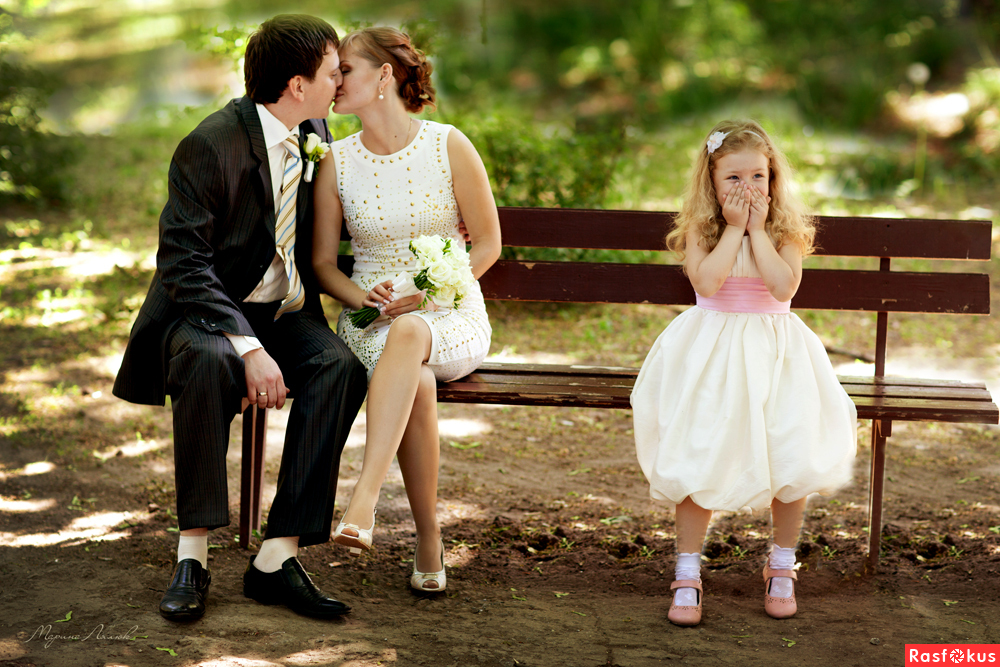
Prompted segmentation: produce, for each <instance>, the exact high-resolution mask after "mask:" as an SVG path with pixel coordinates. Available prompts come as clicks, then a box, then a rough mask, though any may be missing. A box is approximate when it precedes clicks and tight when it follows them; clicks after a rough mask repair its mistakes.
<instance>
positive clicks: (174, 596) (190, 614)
mask: <svg viewBox="0 0 1000 667" xmlns="http://www.w3.org/2000/svg"><path fill="white" fill-rule="evenodd" d="M211 583H212V573H211V572H209V571H208V570H207V569H206V568H204V567H202V566H201V563H200V562H198V561H197V560H195V559H194V558H185V559H184V560H182V561H181V562H179V563H177V569H176V570H175V571H174V580H173V581H171V582H170V587H169V588H167V592H166V593H164V594H163V599H162V600H160V614H162V615H163V618H166V619H168V620H171V621H193V620H194V619H196V618H201V617H202V616H203V615H204V614H205V598H206V597H208V585H209V584H211Z"/></svg>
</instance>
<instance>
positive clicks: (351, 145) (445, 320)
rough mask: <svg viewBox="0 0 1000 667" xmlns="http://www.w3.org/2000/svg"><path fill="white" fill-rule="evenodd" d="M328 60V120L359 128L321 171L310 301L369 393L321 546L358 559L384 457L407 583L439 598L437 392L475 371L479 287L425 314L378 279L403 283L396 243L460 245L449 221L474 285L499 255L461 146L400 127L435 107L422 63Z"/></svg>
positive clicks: (390, 34)
mask: <svg viewBox="0 0 1000 667" xmlns="http://www.w3.org/2000/svg"><path fill="white" fill-rule="evenodd" d="M339 54H340V72H341V75H342V77H343V80H342V82H340V88H339V90H338V92H337V96H336V104H335V106H334V111H335V112H336V113H338V114H349V113H350V114H355V115H356V116H357V117H358V118H359V119H360V120H361V127H362V129H361V131H360V132H358V133H357V134H354V135H351V136H349V137H347V138H346V139H343V140H341V141H338V142H335V143H334V144H333V145H332V146H331V150H330V151H329V153H328V154H327V155H326V157H325V158H324V159H323V160H322V162H321V163H320V170H319V174H318V176H317V183H316V188H315V194H314V198H315V207H316V220H315V235H316V236H315V241H314V251H313V264H314V266H315V269H316V275H317V277H318V278H319V281H320V283H321V285H322V287H323V289H324V290H325V291H326V292H327V293H328V294H330V295H331V296H333V297H334V298H335V299H337V300H339V301H341V302H343V303H344V304H346V306H347V308H346V309H345V310H344V311H343V312H342V313H341V315H340V319H339V321H338V325H337V332H338V334H339V335H340V336H341V338H343V340H344V341H345V342H346V343H347V344H348V346H350V348H351V350H353V351H354V353H355V354H356V355H357V356H358V358H360V359H361V361H362V362H363V363H364V365H365V367H366V368H367V370H368V376H369V388H368V407H367V424H368V426H367V440H366V443H365V455H364V462H363V465H362V470H361V475H360V477H359V479H358V482H357V485H356V486H355V487H354V495H353V497H352V498H351V503H350V506H349V507H348V509H347V511H346V512H345V513H344V516H343V518H342V520H341V523H340V525H339V526H337V529H336V531H335V533H334V541H335V542H337V543H338V544H341V545H344V546H347V547H349V548H350V549H351V551H352V552H354V553H360V552H361V550H367V549H370V548H371V545H372V532H373V530H374V528H375V506H376V504H377V502H378V497H379V490H380V489H381V487H382V483H383V481H384V480H385V476H386V474H387V473H388V470H389V465H390V464H391V463H392V458H393V456H397V457H398V460H399V467H400V470H401V471H402V474H403V483H404V485H405V487H406V495H407V498H408V500H409V502H410V509H411V511H412V512H413V520H414V523H415V524H416V528H417V546H416V552H415V554H414V558H413V574H412V576H411V578H410V585H411V586H412V587H413V588H414V589H416V590H420V591H442V590H444V589H445V585H446V577H445V568H444V543H443V542H442V540H441V529H440V526H439V525H438V521H437V515H436V508H437V481H438V458H439V441H438V428H437V382H438V381H442V382H446V381H449V380H454V379H457V378H460V377H462V376H464V375H467V374H468V373H470V372H472V371H473V370H475V369H476V368H477V367H478V366H479V365H480V364H481V363H482V361H483V359H484V358H485V357H486V354H487V352H488V351H489V346H490V336H491V333H492V330H491V328H490V323H489V319H488V318H487V315H486V306H485V303H484V300H483V295H482V292H481V291H480V289H479V284H478V282H476V283H475V284H474V285H473V286H472V288H471V289H470V290H469V293H468V295H467V296H465V297H464V298H463V299H462V301H461V304H460V306H459V307H457V308H452V309H435V308H434V306H433V304H430V307H426V306H425V307H421V302H422V301H423V295H422V294H421V295H417V296H410V297H399V298H394V295H393V293H392V290H391V287H392V281H391V279H392V278H393V277H394V276H395V275H396V274H398V273H399V272H401V271H406V270H409V271H411V272H413V271H414V269H415V267H416V262H415V258H414V256H413V253H411V252H410V250H409V243H410V241H411V240H413V239H415V238H418V237H420V236H421V235H439V236H441V237H442V238H450V239H452V240H453V242H454V243H463V244H464V240H463V238H462V235H461V234H460V232H459V224H460V223H461V222H464V224H465V227H466V228H467V230H468V234H469V237H470V239H471V241H472V250H471V251H470V253H469V255H470V260H471V264H472V272H473V275H474V276H475V277H476V278H477V279H478V278H479V277H480V276H482V275H483V274H484V273H485V272H486V270H487V269H489V268H490V266H492V265H493V263H494V262H495V261H496V260H497V258H498V257H499V255H500V248H501V244H500V222H499V218H498V216H497V209H496V204H495V203H494V201H493V194H492V192H491V190H490V184H489V179H488V177H487V175H486V169H485V168H484V166H483V162H482V160H481V159H480V157H479V154H478V153H477V152H476V149H475V148H474V147H473V145H472V143H471V142H470V141H469V140H468V139H467V138H466V137H465V135H463V134H462V133H461V132H459V131H458V130H457V129H455V128H453V127H452V126H450V125H442V124H440V123H435V122H433V121H428V120H423V121H420V120H417V119H415V118H413V117H412V116H410V114H411V113H419V112H420V111H421V110H422V109H423V108H424V107H425V106H428V105H430V106H433V105H434V88H433V86H432V85H431V81H430V74H431V64H430V63H429V62H427V59H426V58H425V57H424V55H423V54H422V53H421V52H420V51H418V50H417V49H415V48H414V47H413V45H412V44H411V43H410V38H409V37H408V36H407V35H406V34H405V33H402V32H400V31H399V30H395V29H393V28H366V29H363V30H359V31H357V32H353V33H351V34H350V35H348V36H347V37H346V38H345V39H344V40H343V41H342V42H341V46H340V50H339ZM342 223H343V224H346V225H347V229H348V231H349V232H350V235H351V248H352V250H353V253H354V270H353V274H352V275H351V276H350V277H348V276H347V275H345V274H344V273H343V272H342V271H340V270H339V269H338V268H337V253H338V248H339V245H340V233H341V224H342ZM428 303H429V302H428ZM365 306H375V307H379V308H380V309H381V310H383V315H382V316H380V317H379V319H378V320H376V321H375V322H374V323H372V324H371V325H369V326H368V327H366V328H364V329H359V328H357V327H355V326H354V325H353V324H351V323H350V321H349V320H348V318H347V316H348V315H349V314H350V313H351V312H353V311H355V310H358V309H360V308H362V307H365Z"/></svg>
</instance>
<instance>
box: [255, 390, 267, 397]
mask: <svg viewBox="0 0 1000 667" xmlns="http://www.w3.org/2000/svg"><path fill="white" fill-rule="evenodd" d="M257 395H258V396H267V392H266V391H258V392H257Z"/></svg>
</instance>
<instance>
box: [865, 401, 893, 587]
mask: <svg viewBox="0 0 1000 667" xmlns="http://www.w3.org/2000/svg"><path fill="white" fill-rule="evenodd" d="M891 429H892V422H891V421H889V420H888V419H886V420H882V419H873V420H872V472H871V487H870V491H869V494H868V564H867V565H868V567H867V569H868V571H869V572H875V571H876V570H877V569H878V557H879V549H880V548H881V544H882V492H883V490H884V486H885V440H886V438H887V437H888V436H889V435H891V434H892V431H891Z"/></svg>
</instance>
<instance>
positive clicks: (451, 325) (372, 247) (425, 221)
mask: <svg viewBox="0 0 1000 667" xmlns="http://www.w3.org/2000/svg"><path fill="white" fill-rule="evenodd" d="M451 129H452V126H451V125H442V124H440V123H434V122H431V121H427V120H425V121H422V122H421V125H420V128H419V130H418V131H417V135H416V137H414V139H413V141H412V142H411V143H410V144H409V145H407V146H406V147H405V148H403V149H402V150H400V151H399V152H397V153H393V154H391V155H375V154H373V153H371V152H370V151H368V150H366V149H365V147H364V145H363V144H362V143H361V140H360V139H359V134H360V132H359V133H358V134H353V135H351V136H349V137H347V138H346V139H342V140H340V141H337V142H334V143H333V145H332V146H331V152H332V157H333V158H334V164H335V165H336V168H337V186H338V190H339V193H340V201H341V203H342V204H343V207H344V222H345V224H346V225H347V229H348V231H349V232H350V234H351V249H352V251H353V253H354V272H353V274H352V275H351V281H352V282H353V283H354V284H355V285H357V286H359V287H360V288H361V289H363V290H365V291H366V292H367V291H370V290H371V288H372V287H373V286H374V285H375V284H376V283H379V282H382V281H383V280H391V279H392V278H395V277H396V275H397V274H398V273H399V272H401V271H404V270H408V271H410V272H411V273H415V268H416V259H415V257H414V255H413V253H412V252H410V249H409V245H410V241H411V240H413V239H415V238H417V237H419V236H421V235H428V236H431V235H435V234H437V235H439V236H441V237H443V238H451V239H454V241H455V242H456V243H464V241H463V240H462V237H461V236H460V235H459V233H458V223H459V221H460V220H461V213H460V211H459V210H458V202H457V201H456V200H455V189H454V186H453V184H452V177H451V164H450V163H449V161H448V133H449V132H450V131H451ZM351 312H353V311H352V310H350V309H344V310H343V311H342V312H341V314H340V318H339V319H338V321H337V334H338V335H339V336H340V337H341V338H342V339H343V340H344V342H345V343H347V345H348V346H349V347H350V348H351V350H352V351H353V352H354V354H356V355H357V356H358V358H359V359H360V360H361V362H362V363H363V364H364V365H365V368H367V369H368V379H369V380H370V379H371V375H372V371H373V370H374V369H375V364H376V363H377V362H378V359H379V357H380V356H381V354H382V349H383V348H384V347H385V340H386V336H388V334H389V327H390V326H391V324H390V323H389V322H387V321H383V322H377V323H375V324H372V325H371V326H369V327H368V328H366V329H358V328H357V327H355V326H354V325H352V324H351V323H350V322H349V321H348V320H347V316H348V315H349V314H350V313H351ZM412 314H414V315H416V316H417V317H420V318H421V319H423V320H424V321H425V322H427V324H428V326H429V327H430V330H431V335H432V339H433V340H432V343H431V353H430V358H429V360H428V361H427V365H428V366H429V367H430V368H431V370H432V371H434V375H435V377H437V379H438V380H441V381H448V380H455V379H457V378H460V377H462V376H464V375H468V374H469V373H471V372H472V371H474V370H475V369H476V368H478V367H479V365H480V364H481V363H482V362H483V359H485V358H486V354H487V353H488V352H489V349H490V337H491V336H492V333H493V332H492V329H491V328H490V322H489V319H488V318H487V315H486V303H485V301H484V300H483V294H482V291H480V289H479V283H478V282H476V284H474V285H473V286H472V288H471V289H470V290H469V293H468V295H467V296H465V298H463V299H462V302H461V304H460V306H459V307H458V308H455V309H442V310H438V311H436V312H434V311H430V310H417V311H414V312H413V313H412Z"/></svg>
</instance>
